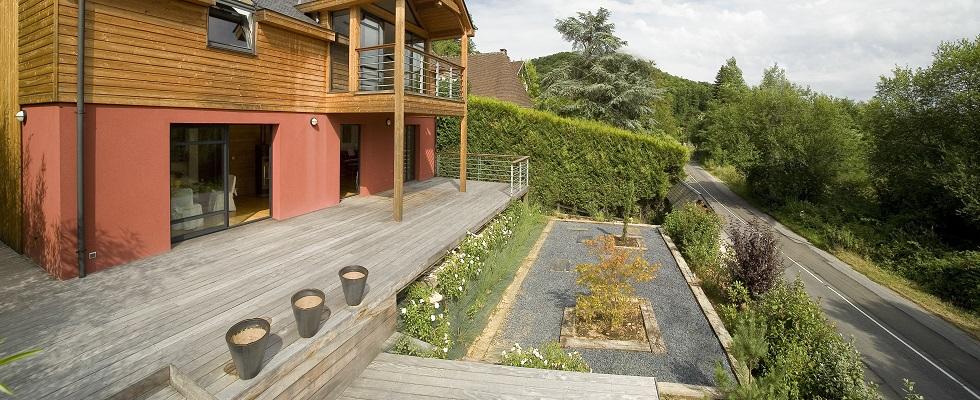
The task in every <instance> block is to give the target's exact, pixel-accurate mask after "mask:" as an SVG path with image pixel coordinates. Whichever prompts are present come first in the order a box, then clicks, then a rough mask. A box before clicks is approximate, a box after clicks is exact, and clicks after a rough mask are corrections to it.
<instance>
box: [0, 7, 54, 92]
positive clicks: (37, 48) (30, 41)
mask: <svg viewBox="0 0 980 400" xmlns="http://www.w3.org/2000/svg"><path fill="white" fill-rule="evenodd" d="M56 2H57V0H22V1H20V2H18V3H17V4H18V5H17V8H18V15H19V18H18V22H17V26H18V29H17V33H18V36H17V38H18V39H17V47H18V54H19V62H18V70H19V75H18V78H19V81H20V83H19V86H20V93H19V99H20V103H21V104H28V103H48V102H52V101H54V99H55V96H56V95H57V88H56V86H57V81H56V79H57V77H56V74H55V69H56V62H55V61H56V59H55V48H56V47H57V46H58V42H57V39H58V38H57V36H56V35H55V34H54V33H55V30H56V29H57V22H58V21H57V19H56V18H55V13H56V11H57V3H56ZM4 22H7V21H4ZM6 26H11V25H6Z"/></svg>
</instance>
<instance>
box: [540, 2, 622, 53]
mask: <svg viewBox="0 0 980 400" xmlns="http://www.w3.org/2000/svg"><path fill="white" fill-rule="evenodd" d="M555 29H556V30H558V32H560V33H561V36H562V37H563V38H564V39H565V40H566V41H568V42H572V48H573V49H575V50H576V51H578V52H579V54H581V55H582V57H584V58H585V59H586V60H594V59H596V58H599V57H602V56H605V55H609V54H612V53H614V52H616V51H617V50H619V49H620V48H621V47H623V46H625V45H626V41H625V40H622V39H620V38H618V37H616V35H615V34H613V31H615V30H616V24H613V23H611V22H609V10H607V9H605V8H602V7H600V8H599V10H598V11H596V12H595V14H593V13H592V12H591V11H589V12H579V13H578V17H577V18H576V17H568V18H565V19H559V20H558V22H557V23H556V24H555Z"/></svg>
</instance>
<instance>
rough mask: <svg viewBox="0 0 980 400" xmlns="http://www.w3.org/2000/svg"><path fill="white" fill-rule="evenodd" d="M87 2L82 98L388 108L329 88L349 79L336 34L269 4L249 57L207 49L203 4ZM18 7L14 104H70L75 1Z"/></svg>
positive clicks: (40, 0) (440, 105)
mask: <svg viewBox="0 0 980 400" xmlns="http://www.w3.org/2000/svg"><path fill="white" fill-rule="evenodd" d="M86 4H87V15H86V24H87V26H86V29H87V36H86V41H87V43H86V46H85V47H86V65H87V68H86V74H87V76H86V80H87V81H88V82H90V83H89V84H88V85H86V87H87V90H86V101H87V102H91V103H100V104H120V105H139V106H159V107H187V108H211V109H226V110H261V111H284V112H348V113H353V112H393V110H394V107H393V105H391V104H390V101H384V102H381V103H378V102H373V103H369V104H367V105H363V104H361V103H360V102H358V101H351V100H353V98H352V97H351V96H352V95H351V94H350V93H345V92H341V93H337V92H338V91H337V90H334V91H333V92H334V93H330V92H331V87H330V86H331V81H337V82H336V83H338V85H334V86H335V87H337V86H340V85H342V81H344V80H349V78H350V77H349V76H348V75H349V74H348V63H347V62H346V61H347V60H346V59H345V57H343V54H340V53H342V48H340V46H334V47H335V48H334V49H332V50H331V46H330V41H329V40H327V39H328V38H332V37H333V34H332V32H331V33H330V34H329V35H326V36H324V35H323V34H322V33H323V31H322V30H317V29H318V28H315V27H311V28H310V31H311V32H313V31H316V33H317V34H309V32H307V33H306V34H304V33H301V32H298V30H299V29H297V28H295V27H294V28H291V29H287V28H283V26H285V25H287V24H285V23H284V22H283V21H280V20H281V19H283V18H286V17H280V16H278V15H272V14H269V13H270V12H269V11H268V10H265V11H262V12H263V13H266V14H268V15H265V14H264V15H265V17H263V18H260V20H263V21H265V22H262V21H260V22H258V23H257V29H256V52H255V54H254V55H253V54H245V53H238V52H233V51H225V50H219V49H214V48H209V47H208V45H207V7H205V6H202V5H199V4H195V3H192V2H187V1H176V0H168V1H142V0H89V1H87V3H86ZM20 8H21V11H22V13H21V15H22V18H21V19H20V26H21V28H22V29H21V36H20V41H19V43H18V45H19V49H20V50H19V51H20V54H21V57H20V60H21V63H20V88H21V92H20V103H21V104H35V103H47V102H74V101H75V97H76V82H77V80H76V65H77V64H76V62H77V40H76V36H77V35H76V34H77V12H78V1H77V0H27V1H22V2H20ZM273 21H279V22H275V23H273ZM297 23H299V22H298V21H297ZM25 27H26V30H25ZM327 32H329V31H327ZM318 35H319V36H318ZM331 51H332V53H331ZM331 55H332V56H331ZM331 59H332V60H333V61H334V65H333V67H334V70H333V71H332V73H331V70H330V60H331ZM343 86H346V85H343ZM343 89H345V90H346V89H347V88H346V87H343ZM336 94H344V95H346V97H334V96H333V95H336ZM389 97H390V96H389ZM358 100H360V99H358ZM379 105H386V108H384V109H380V108H379V107H378V106H379ZM406 111H407V112H408V113H410V114H414V115H459V114H460V112H461V108H460V106H459V104H458V103H457V102H453V101H445V100H438V99H417V100H414V101H408V102H407V103H406Z"/></svg>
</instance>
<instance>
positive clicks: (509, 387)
mask: <svg viewBox="0 0 980 400" xmlns="http://www.w3.org/2000/svg"><path fill="white" fill-rule="evenodd" d="M341 398H350V399H387V398H445V399H548V398H554V399H599V400H601V399H658V398H659V394H658V393H657V383H656V379H654V378H649V377H634V376H619V375H606V374H592V373H581V372H564V371H551V370H540V369H530V368H516V367H506V366H500V365H491V364H481V363H474V362H466V361H448V360H436V359H427V358H418V357H410V356H403V355H394V354H381V355H379V356H378V357H377V358H376V359H375V360H374V361H373V362H372V363H371V364H370V365H369V366H368V367H367V369H365V370H364V372H363V373H362V374H361V376H360V377H358V379H357V380H356V381H354V382H353V383H352V384H351V385H350V386H349V387H348V388H347V390H345V391H344V393H343V395H342V396H341Z"/></svg>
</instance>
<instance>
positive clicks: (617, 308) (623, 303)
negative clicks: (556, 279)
mask: <svg viewBox="0 0 980 400" xmlns="http://www.w3.org/2000/svg"><path fill="white" fill-rule="evenodd" d="M586 245H588V246H589V249H590V253H591V254H592V255H594V256H596V257H597V258H598V262H596V263H594V264H580V265H578V266H577V267H575V271H576V272H578V279H577V280H576V283H578V284H579V285H583V286H585V287H586V288H588V290H589V293H588V294H579V295H578V298H577V299H576V301H575V317H576V319H577V320H578V321H581V322H582V323H584V324H586V325H589V326H591V327H594V328H596V329H598V330H599V331H601V332H602V333H603V334H605V335H607V336H610V337H619V336H622V335H624V334H626V333H627V332H625V331H624V328H625V324H624V322H626V317H627V316H629V315H630V313H631V312H632V311H633V309H634V308H636V307H637V306H636V303H634V302H633V296H634V295H635V294H636V288H635V287H634V285H635V284H636V283H639V282H649V281H650V280H653V277H654V276H655V275H656V273H657V270H658V269H659V268H660V264H653V265H651V264H650V263H649V262H647V261H646V260H645V259H643V257H640V256H638V255H637V254H636V252H635V251H632V250H628V249H623V248H618V247H616V239H615V238H614V237H613V236H612V235H603V236H600V237H597V238H595V239H594V240H589V241H587V242H586Z"/></svg>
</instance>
